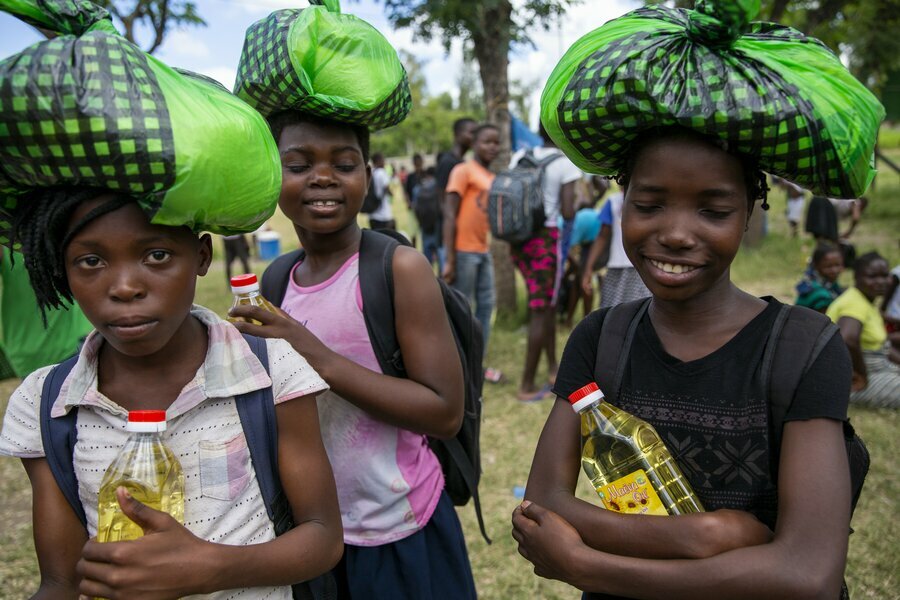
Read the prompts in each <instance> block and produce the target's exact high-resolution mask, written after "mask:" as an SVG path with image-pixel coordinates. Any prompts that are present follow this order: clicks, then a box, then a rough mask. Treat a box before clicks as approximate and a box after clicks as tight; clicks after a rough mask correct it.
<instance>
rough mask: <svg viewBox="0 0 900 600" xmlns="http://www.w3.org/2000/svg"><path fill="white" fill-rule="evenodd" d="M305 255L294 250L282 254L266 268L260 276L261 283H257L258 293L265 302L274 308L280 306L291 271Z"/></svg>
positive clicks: (301, 251) (300, 251)
mask: <svg viewBox="0 0 900 600" xmlns="http://www.w3.org/2000/svg"><path fill="white" fill-rule="evenodd" d="M305 254H306V253H305V252H303V250H302V249H300V250H294V251H293V252H288V253H287V254H282V255H281V256H279V257H278V258H276V259H275V260H273V261H272V264H270V265H269V266H268V267H266V270H265V271H263V274H262V281H260V283H259V291H260V292H261V293H262V295H263V297H264V298H265V299H266V300H268V301H269V302H271V303H272V304H274V305H275V306H281V301H282V300H284V293H285V292H286V291H287V286H288V278H289V277H290V276H291V269H293V268H294V265H296V264H297V263H298V262H299V261H301V260H302V259H303V257H304V256H305Z"/></svg>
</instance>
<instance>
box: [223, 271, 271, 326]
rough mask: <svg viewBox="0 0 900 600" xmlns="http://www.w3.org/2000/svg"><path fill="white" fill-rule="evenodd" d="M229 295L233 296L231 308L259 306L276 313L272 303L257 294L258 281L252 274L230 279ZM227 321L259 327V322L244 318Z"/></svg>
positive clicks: (231, 318)
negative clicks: (247, 323)
mask: <svg viewBox="0 0 900 600" xmlns="http://www.w3.org/2000/svg"><path fill="white" fill-rule="evenodd" d="M231 293H232V294H234V302H233V303H232V305H231V308H235V307H238V306H246V305H250V306H259V307H260V308H264V309H266V310H267V311H269V312H273V313H274V312H278V311H277V310H275V307H274V306H272V303H271V302H269V301H268V300H266V299H265V298H264V297H263V295H262V294H261V293H259V281H258V280H257V279H256V275H254V274H253V273H248V274H247V275H235V276H234V277H232V278H231ZM227 319H228V320H229V321H231V322H232V323H236V322H238V321H242V322H249V323H254V324H256V325H259V321H255V320H253V319H245V318H244V317H230V316H229V317H227Z"/></svg>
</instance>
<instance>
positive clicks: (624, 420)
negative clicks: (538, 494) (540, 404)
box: [569, 382, 703, 515]
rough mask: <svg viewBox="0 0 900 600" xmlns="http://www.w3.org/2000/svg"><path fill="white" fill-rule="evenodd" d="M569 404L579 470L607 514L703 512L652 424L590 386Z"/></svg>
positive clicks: (583, 388) (596, 387) (595, 387)
mask: <svg viewBox="0 0 900 600" xmlns="http://www.w3.org/2000/svg"><path fill="white" fill-rule="evenodd" d="M569 401H570V402H571V403H572V407H573V409H575V411H576V412H577V413H580V415H581V444H582V457H581V466H582V468H583V469H584V472H585V474H586V475H587V476H588V479H590V481H591V483H592V484H593V486H594V489H595V490H596V491H597V494H599V496H600V500H601V502H602V503H603V506H604V507H605V508H606V509H608V510H612V511H615V512H619V513H625V514H647V515H680V514H686V513H696V512H703V505H702V504H701V503H700V500H699V498H697V495H696V494H695V493H694V490H693V489H691V485H690V483H688V481H687V479H686V478H685V476H684V474H683V473H682V472H681V469H680V468H679V467H678V464H677V463H676V462H675V460H674V459H673V458H672V455H671V454H670V453H669V450H668V448H666V446H665V444H663V441H662V440H661V439H660V437H659V434H657V433H656V430H655V429H654V428H653V426H652V425H650V424H649V423H647V422H646V421H644V420H643V419H639V418H638V417H635V416H634V415H631V414H629V413H627V412H625V411H623V410H620V409H618V408H616V407H614V406H612V405H610V404H608V403H606V402H603V393H602V392H601V391H600V389H599V387H598V386H597V384H596V383H593V382H592V383H589V384H588V385H586V386H584V387H582V388H580V389H579V390H576V391H575V392H573V393H572V394H571V395H570V396H569Z"/></svg>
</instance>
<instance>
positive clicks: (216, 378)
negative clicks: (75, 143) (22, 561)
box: [0, 190, 341, 599]
mask: <svg viewBox="0 0 900 600" xmlns="http://www.w3.org/2000/svg"><path fill="white" fill-rule="evenodd" d="M29 204H32V205H33V206H34V208H35V210H33V211H30V212H29V213H28V214H27V215H26V216H24V217H23V218H22V219H21V220H18V221H17V222H16V225H15V226H14V229H13V231H12V235H11V238H10V239H11V240H12V241H14V242H21V244H22V250H23V252H24V254H25V256H26V257H28V258H29V262H27V263H26V265H28V266H29V273H30V276H31V281H32V286H33V287H34V290H35V294H36V296H37V298H38V301H39V303H40V305H41V307H47V306H50V305H53V304H54V303H56V302H58V301H59V299H60V298H66V297H69V298H71V297H74V299H75V300H76V301H77V302H78V304H79V306H81V308H82V310H83V311H84V313H85V315H86V316H87V317H88V319H89V320H90V321H91V323H92V324H93V325H94V327H95V328H96V331H94V332H93V333H91V334H90V335H89V336H88V339H87V341H86V342H85V344H84V347H83V348H82V350H81V354H80V356H79V360H78V363H77V364H76V366H75V368H74V369H73V370H72V372H71V373H70V374H69V376H68V377H67V378H66V380H65V382H64V383H63V386H62V389H61V391H60V394H59V397H58V398H56V399H55V401H54V404H53V409H52V413H51V416H52V417H56V416H60V415H63V414H65V413H66V412H68V411H69V410H73V409H75V408H77V409H78V416H77V419H78V422H77V431H78V434H77V435H78V437H77V442H76V444H75V448H74V467H75V472H76V476H77V478H78V481H79V493H80V495H81V500H82V504H83V505H84V508H85V512H86V514H87V519H88V523H87V527H88V530H87V531H85V529H84V528H83V527H82V525H81V523H80V522H79V520H78V518H77V517H76V515H75V513H74V512H73V511H72V509H71V508H70V507H69V506H68V504H67V501H66V499H65V497H64V496H63V495H62V493H61V492H60V490H59V488H58V486H57V484H56V480H55V479H54V477H53V475H52V474H51V472H50V467H49V466H48V463H47V459H46V458H44V449H43V446H42V441H41V425H40V398H41V389H42V386H43V384H44V380H45V378H46V376H47V374H48V372H49V371H50V367H46V368H43V369H39V370H38V371H36V372H34V373H33V374H32V375H30V376H29V377H27V378H26V379H25V381H24V382H23V383H22V385H21V386H20V387H19V388H18V389H17V390H16V391H15V392H14V393H13V395H12V398H10V402H9V406H8V409H7V412H6V416H5V419H4V423H3V430H2V433H0V453H3V454H6V455H10V456H17V457H19V458H21V459H22V463H23V465H24V466H25V470H26V472H27V473H28V477H29V479H30V480H31V485H32V492H33V498H34V508H33V513H34V537H35V549H36V551H37V556H38V562H39V565H40V571H41V586H40V589H39V590H38V593H37V596H36V597H46V598H57V597H61V596H66V597H70V596H72V597H74V595H76V594H77V593H79V592H80V593H81V594H84V595H86V596H89V597H104V598H115V597H136V595H138V594H141V593H143V594H152V595H154V596H155V597H181V596H187V595H190V594H211V595H210V596H209V597H211V598H226V597H227V598H259V597H261V596H263V595H266V597H269V598H284V599H288V598H291V597H292V594H291V588H290V585H291V584H293V583H296V582H299V581H303V580H307V579H311V578H313V577H315V576H317V575H319V574H321V573H323V572H325V571H327V570H328V569H330V568H331V567H332V566H333V565H334V564H335V563H336V562H337V560H338V558H339V556H340V550H341V546H340V532H341V526H340V519H339V516H338V510H337V498H336V494H335V489H334V480H333V477H332V475H331V469H330V466H329V464H328V460H327V457H326V454H325V450H324V448H323V446H322V441H321V437H320V435H319V429H318V426H317V416H316V404H315V395H316V394H317V393H319V392H321V391H322V390H324V389H326V387H327V386H326V384H325V382H324V381H322V379H321V378H320V377H319V376H318V375H317V374H316V373H315V371H313V370H312V369H311V368H310V367H309V365H308V364H307V363H306V361H305V360H304V359H303V357H301V356H299V355H297V354H296V353H295V352H294V351H293V350H292V349H291V348H290V346H289V345H288V344H287V343H286V342H284V341H283V340H269V341H268V353H269V363H270V365H269V368H270V373H271V376H270V375H268V374H267V373H266V370H265V368H264V366H263V365H261V364H260V362H259V360H257V359H256V357H255V356H254V355H253V354H252V352H251V351H250V348H249V347H248V346H247V342H246V341H245V340H244V339H243V338H242V337H241V335H240V333H239V332H238V331H237V330H235V329H234V328H233V327H232V326H231V325H230V324H228V323H227V322H225V321H223V320H222V319H220V318H219V317H218V316H216V315H215V314H214V313H213V312H211V311H209V310H207V309H205V308H202V307H200V306H196V305H193V300H194V291H195V286H196V280H197V277H199V276H202V275H205V274H206V271H207V269H208V268H209V264H210V261H211V260H212V242H211V239H210V236H209V235H208V234H204V235H202V236H199V237H198V236H197V235H196V234H194V233H193V232H192V231H191V229H190V228H188V227H170V226H161V225H153V224H151V223H150V220H149V218H148V217H147V215H146V214H144V212H143V211H142V210H141V208H140V207H139V206H138V204H137V203H136V202H135V201H134V199H132V198H129V197H127V196H121V195H113V194H109V193H103V192H96V191H77V190H69V191H61V192H54V191H49V192H43V193H39V194H38V195H36V197H32V198H30V199H29ZM49 273H60V276H58V277H54V278H50V277H48V276H47V274H49ZM266 386H272V387H273V390H272V391H273V395H274V398H275V402H276V404H277V406H276V415H277V419H278V434H279V435H278V454H279V456H280V457H281V458H282V460H281V461H279V475H280V478H281V481H282V484H283V486H284V490H285V493H286V494H287V497H288V501H289V503H290V507H291V510H292V513H293V518H294V522H295V523H297V526H296V527H295V528H294V529H292V530H291V531H289V532H287V533H285V534H284V535H282V536H280V537H277V538H276V537H275V530H274V526H273V523H272V522H271V521H270V520H269V519H268V517H267V515H266V510H265V507H264V504H263V500H262V497H261V495H260V489H259V485H258V482H257V480H256V478H255V476H254V475H253V470H252V467H251V463H250V456H249V452H248V448H247V443H246V441H245V440H244V437H243V430H242V428H241V424H240V419H239V418H238V415H237V410H236V408H235V400H234V397H235V396H237V395H239V394H242V393H246V392H248V391H251V390H253V389H258V388H261V387H266ZM135 390H139V393H135ZM146 409H154V410H165V411H166V413H167V430H166V442H167V444H168V445H169V447H170V448H171V450H172V451H173V452H174V454H175V455H176V457H177V458H178V460H179V461H180V462H181V465H182V468H183V469H184V474H185V482H186V492H185V512H184V514H185V525H181V524H179V523H178V522H176V521H175V520H174V519H173V518H172V517H171V516H169V515H168V514H166V513H162V512H159V511H156V510H153V509H151V508H149V507H147V506H144V505H142V504H140V503H139V502H138V501H137V500H134V499H133V498H131V496H129V495H127V493H126V492H125V490H124V488H120V489H119V490H118V499H119V503H120V505H121V506H122V510H123V511H124V512H125V514H126V515H127V516H128V518H130V519H131V520H133V521H135V522H136V523H137V524H139V525H140V526H141V527H143V528H144V532H145V535H144V537H142V538H140V539H138V540H135V541H128V542H115V543H98V542H96V541H94V540H93V539H90V540H89V538H91V537H92V536H94V535H95V533H96V530H97V495H98V488H99V485H100V480H101V478H102V476H103V473H104V471H105V469H106V467H107V465H108V464H109V463H110V462H111V461H112V460H113V458H115V456H116V453H117V452H118V449H119V448H120V447H121V446H122V445H123V444H124V443H125V439H126V437H127V436H128V433H127V432H125V431H124V425H125V421H126V418H127V414H128V411H129V410H146ZM226 463H227V464H226ZM223 490H224V491H223ZM223 494H224V495H223ZM76 565H77V568H76ZM218 590H227V591H223V592H221V593H219V594H216V593H214V592H216V591H218Z"/></svg>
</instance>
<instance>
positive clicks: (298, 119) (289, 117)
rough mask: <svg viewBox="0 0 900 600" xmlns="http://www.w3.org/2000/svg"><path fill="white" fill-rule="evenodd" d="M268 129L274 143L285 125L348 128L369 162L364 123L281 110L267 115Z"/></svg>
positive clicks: (365, 160) (367, 138)
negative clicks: (357, 123) (351, 122)
mask: <svg viewBox="0 0 900 600" xmlns="http://www.w3.org/2000/svg"><path fill="white" fill-rule="evenodd" d="M268 122H269V129H270V130H271V131H272V137H274V138H275V143H276V144H277V143H278V140H280V139H281V134H282V132H283V131H284V129H285V128H286V127H290V126H291V125H300V124H302V123H311V124H313V125H319V126H322V127H336V128H339V129H349V130H350V131H352V132H353V133H354V135H356V141H357V142H358V143H359V149H360V151H361V152H362V156H363V161H364V162H369V128H368V127H366V126H365V125H351V124H350V123H342V122H341V121H335V120H334V119H326V118H325V117H319V116H317V115H314V114H311V113H308V112H303V111H299V110H283V111H281V112H277V113H274V114H273V115H271V116H269V118H268Z"/></svg>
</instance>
